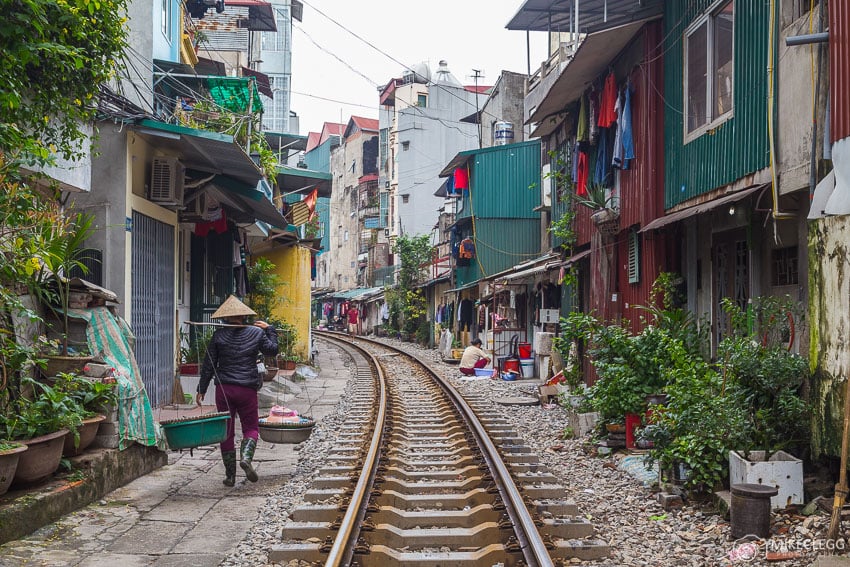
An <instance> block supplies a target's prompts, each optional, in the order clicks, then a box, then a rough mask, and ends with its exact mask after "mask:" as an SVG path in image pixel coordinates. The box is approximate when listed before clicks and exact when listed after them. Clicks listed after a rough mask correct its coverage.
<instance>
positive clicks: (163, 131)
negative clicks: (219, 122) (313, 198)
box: [133, 119, 263, 190]
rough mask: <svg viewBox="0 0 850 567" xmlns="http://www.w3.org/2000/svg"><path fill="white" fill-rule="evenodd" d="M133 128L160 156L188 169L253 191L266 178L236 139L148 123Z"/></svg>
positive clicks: (144, 122)
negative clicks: (162, 155) (221, 175)
mask: <svg viewBox="0 0 850 567" xmlns="http://www.w3.org/2000/svg"><path fill="white" fill-rule="evenodd" d="M133 128H134V129H135V130H136V133H137V134H138V135H140V136H141V137H142V138H144V139H146V140H147V141H148V142H149V143H150V144H151V146H153V147H155V148H157V149H158V150H160V151H161V153H163V154H165V155H170V156H175V157H177V158H178V159H179V160H180V162H181V163H182V164H183V165H184V166H185V167H186V168H187V169H194V170H197V171H200V172H204V173H217V174H223V175H226V176H228V177H232V178H233V179H236V180H237V181H240V182H242V183H243V184H245V185H248V186H249V187H251V188H252V190H253V188H254V187H256V186H257V184H258V183H259V182H260V179H262V178H263V172H262V171H260V168H259V167H257V164H255V163H254V160H252V159H251V158H250V157H249V156H248V154H246V153H245V150H243V149H242V148H241V147H239V145H238V144H237V143H236V142H235V141H234V140H233V136H228V135H227V134H218V133H216V132H209V131H207V130H197V129H195V128H188V127H186V126H177V125H175V124H166V123H165V122H159V121H157V120H147V119H145V120H142V121H141V122H139V123H138V124H136V125H134V126H133Z"/></svg>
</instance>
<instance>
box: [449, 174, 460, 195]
mask: <svg viewBox="0 0 850 567" xmlns="http://www.w3.org/2000/svg"><path fill="white" fill-rule="evenodd" d="M446 197H460V191H459V190H457V189H455V176H454V175H449V176H448V177H447V178H446Z"/></svg>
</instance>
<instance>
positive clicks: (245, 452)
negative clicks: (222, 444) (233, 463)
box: [239, 438, 260, 482]
mask: <svg viewBox="0 0 850 567" xmlns="http://www.w3.org/2000/svg"><path fill="white" fill-rule="evenodd" d="M256 448H257V440H256V439H250V438H248V439H242V446H241V447H240V451H239V455H240V456H239V466H240V467H242V470H243V471H245V477H246V478H247V479H248V480H250V481H251V482H257V479H259V478H260V477H259V476H257V471H255V470H254V467H253V465H251V461H253V460H254V449H256Z"/></svg>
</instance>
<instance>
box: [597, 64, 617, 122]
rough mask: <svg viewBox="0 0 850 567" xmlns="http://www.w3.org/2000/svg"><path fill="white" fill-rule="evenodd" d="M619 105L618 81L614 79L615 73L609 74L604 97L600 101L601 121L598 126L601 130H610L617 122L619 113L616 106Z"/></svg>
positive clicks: (603, 91)
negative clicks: (615, 108)
mask: <svg viewBox="0 0 850 567" xmlns="http://www.w3.org/2000/svg"><path fill="white" fill-rule="evenodd" d="M616 104H617V81H616V80H615V79H614V73H613V72H611V73H608V77H607V78H606V79H605V87H604V88H603V89H602V96H601V97H600V99H599V121H598V122H597V124H598V125H599V127H600V128H610V127H611V125H612V124H614V122H616V121H617V113H616V111H615V110H614V106H615V105H616Z"/></svg>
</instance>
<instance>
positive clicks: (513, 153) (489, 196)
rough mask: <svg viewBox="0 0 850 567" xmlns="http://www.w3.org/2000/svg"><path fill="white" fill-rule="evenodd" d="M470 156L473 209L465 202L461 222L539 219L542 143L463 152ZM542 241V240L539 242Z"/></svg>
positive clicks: (465, 199) (531, 142)
mask: <svg viewBox="0 0 850 567" xmlns="http://www.w3.org/2000/svg"><path fill="white" fill-rule="evenodd" d="M463 153H465V154H470V155H471V157H470V159H469V162H467V163H468V165H469V171H470V187H471V193H472V194H473V195H474V196H475V198H474V199H473V202H472V205H471V206H470V202H469V198H468V197H464V198H463V210H462V211H460V212H459V213H458V215H457V218H459V219H462V218H468V217H469V216H471V215H472V214H473V212H474V214H475V216H476V217H480V218H512V219H531V218H533V219H539V218H540V213H538V212H536V211H534V207H537V206H538V205H540V141H539V140H532V141H530V142H520V143H518V144H509V145H507V146H495V147H492V148H484V149H481V150H471V151H469V152H463ZM538 240H539V239H538Z"/></svg>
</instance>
